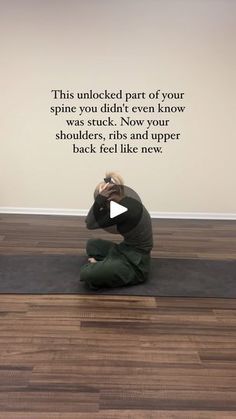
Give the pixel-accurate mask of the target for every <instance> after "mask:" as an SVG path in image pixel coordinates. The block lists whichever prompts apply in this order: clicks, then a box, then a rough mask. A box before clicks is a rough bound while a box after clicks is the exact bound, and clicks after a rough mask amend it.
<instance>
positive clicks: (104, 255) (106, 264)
mask: <svg viewBox="0 0 236 419" xmlns="http://www.w3.org/2000/svg"><path fill="white" fill-rule="evenodd" d="M86 251H87V255H88V257H93V258H94V259H96V260H97V262H96V263H87V264H85V265H84V266H82V268H81V271H80V281H84V282H85V283H86V284H87V285H88V286H89V287H90V288H92V289H99V288H107V287H108V288H115V287H121V286H125V285H135V284H139V283H140V282H144V281H145V280H146V279H147V278H148V275H149V268H150V254H149V253H142V252H139V251H136V250H135V249H133V248H132V247H130V246H127V245H126V244H125V243H124V242H122V243H120V244H115V243H112V242H110V241H107V240H101V239H91V240H89V241H88V242H87V247H86Z"/></svg>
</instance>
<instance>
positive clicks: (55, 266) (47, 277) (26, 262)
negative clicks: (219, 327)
mask: <svg viewBox="0 0 236 419" xmlns="http://www.w3.org/2000/svg"><path fill="white" fill-rule="evenodd" d="M85 261H86V259H85V257H82V256H68V255H14V256H13V255H0V293H10V294H110V295H111V294H112V295H140V296H165V297H219V298H236V261H234V260H232V261H214V260H198V259H159V258H158V259H152V265H151V275H150V279H149V280H148V281H146V282H144V283H143V284H139V285H134V286H129V287H120V288H115V289H102V290H99V291H92V290H90V289H89V288H87V287H86V285H85V284H84V282H81V281H80V280H79V272H80V267H81V266H82V264H83V263H85Z"/></svg>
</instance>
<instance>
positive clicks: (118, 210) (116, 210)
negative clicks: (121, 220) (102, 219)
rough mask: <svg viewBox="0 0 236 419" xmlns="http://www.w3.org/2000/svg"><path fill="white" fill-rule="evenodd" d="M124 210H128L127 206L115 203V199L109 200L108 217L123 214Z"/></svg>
mask: <svg viewBox="0 0 236 419" xmlns="http://www.w3.org/2000/svg"><path fill="white" fill-rule="evenodd" d="M126 211H128V208H126V207H124V206H123V205H120V204H117V202H115V201H111V202H110V218H115V217H118V215H120V214H124V212H126Z"/></svg>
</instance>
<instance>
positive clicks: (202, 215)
mask: <svg viewBox="0 0 236 419" xmlns="http://www.w3.org/2000/svg"><path fill="white" fill-rule="evenodd" d="M87 213H88V210H87V209H63V208H23V207H0V214H35V215H66V216H85V215H87ZM150 215H151V217H152V218H173V219H180V218H181V219H195V220H236V214H234V213H228V212H227V213H218V212H214V213H210V212H156V211H150Z"/></svg>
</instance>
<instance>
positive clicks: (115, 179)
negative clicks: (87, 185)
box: [94, 172, 124, 199]
mask: <svg viewBox="0 0 236 419" xmlns="http://www.w3.org/2000/svg"><path fill="white" fill-rule="evenodd" d="M109 177H110V178H111V181H112V182H113V183H114V184H115V185H120V186H121V187H120V188H119V193H120V195H121V194H122V193H123V191H124V188H123V186H124V180H123V178H122V176H121V175H120V174H119V173H117V172H106V175H105V178H109ZM105 184H106V182H105V181H102V182H99V183H98V185H97V186H96V188H95V191H94V199H95V198H96V196H97V195H98V194H99V190H100V187H101V186H104V185H105Z"/></svg>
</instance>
